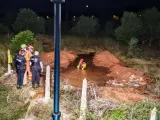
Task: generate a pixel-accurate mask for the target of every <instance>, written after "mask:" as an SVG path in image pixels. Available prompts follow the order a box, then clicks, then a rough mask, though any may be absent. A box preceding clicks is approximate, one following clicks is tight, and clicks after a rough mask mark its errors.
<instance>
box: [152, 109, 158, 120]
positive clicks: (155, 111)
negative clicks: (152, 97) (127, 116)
mask: <svg viewBox="0 0 160 120" xmlns="http://www.w3.org/2000/svg"><path fill="white" fill-rule="evenodd" d="M150 120H158V119H157V109H156V108H154V109H153V110H152V111H151V117H150Z"/></svg>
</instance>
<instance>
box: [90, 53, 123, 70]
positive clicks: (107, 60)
mask: <svg viewBox="0 0 160 120" xmlns="http://www.w3.org/2000/svg"><path fill="white" fill-rule="evenodd" d="M93 63H94V65H96V66H102V67H106V68H110V67H112V66H114V65H117V64H119V65H123V63H122V62H121V61H120V60H119V59H117V58H116V57H115V56H114V55H112V54H111V53H110V52H108V51H104V52H100V53H98V54H96V55H95V56H94V59H93Z"/></svg>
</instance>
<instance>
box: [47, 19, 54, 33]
mask: <svg viewBox="0 0 160 120" xmlns="http://www.w3.org/2000/svg"><path fill="white" fill-rule="evenodd" d="M45 31H46V33H47V34H53V32H54V21H53V19H52V18H48V19H46V22H45Z"/></svg>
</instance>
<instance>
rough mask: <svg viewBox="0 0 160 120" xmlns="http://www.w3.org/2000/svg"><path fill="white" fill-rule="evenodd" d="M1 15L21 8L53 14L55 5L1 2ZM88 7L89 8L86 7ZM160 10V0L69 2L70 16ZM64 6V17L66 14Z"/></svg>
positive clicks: (33, 1)
mask: <svg viewBox="0 0 160 120" xmlns="http://www.w3.org/2000/svg"><path fill="white" fill-rule="evenodd" d="M1 1H2V2H1V4H0V14H1V15H2V14H5V13H6V12H11V11H17V10H19V8H32V9H33V10H34V11H36V12H37V13H38V14H41V15H44V16H45V15H49V16H51V15H52V14H53V4H52V3H51V2H50V1H49V0H1ZM86 5H88V8H87V7H86ZM153 6H155V7H157V8H160V0H97V1H96V0H68V11H69V16H73V15H75V16H79V15H82V14H83V15H95V16H98V17H102V16H107V15H113V14H117V15H120V14H122V13H123V11H124V10H133V11H137V10H141V9H144V8H149V7H153ZM65 9H66V8H65V4H63V5H62V15H63V16H64V13H65Z"/></svg>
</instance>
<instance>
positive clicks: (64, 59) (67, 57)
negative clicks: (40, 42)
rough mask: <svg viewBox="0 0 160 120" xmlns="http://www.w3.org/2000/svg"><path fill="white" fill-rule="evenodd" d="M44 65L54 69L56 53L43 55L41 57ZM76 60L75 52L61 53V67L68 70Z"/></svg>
mask: <svg viewBox="0 0 160 120" xmlns="http://www.w3.org/2000/svg"><path fill="white" fill-rule="evenodd" d="M41 59H42V61H43V64H44V65H45V66H46V65H50V66H51V68H53V67H54V52H49V53H43V54H42V56H41ZM75 59H76V54H75V53H73V52H71V51H70V52H66V51H61V53H60V67H61V68H67V67H68V66H69V65H70V64H71V63H72V62H73V61H74V60H75Z"/></svg>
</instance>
